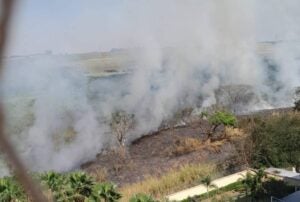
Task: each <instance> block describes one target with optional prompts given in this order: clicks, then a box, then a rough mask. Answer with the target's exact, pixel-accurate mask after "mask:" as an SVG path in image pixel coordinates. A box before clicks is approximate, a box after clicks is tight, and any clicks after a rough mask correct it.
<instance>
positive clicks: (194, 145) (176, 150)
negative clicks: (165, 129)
mask: <svg viewBox="0 0 300 202" xmlns="http://www.w3.org/2000/svg"><path fill="white" fill-rule="evenodd" d="M202 148H203V143H202V141H201V140H200V139H197V138H184V139H178V140H176V142H175V144H174V145H172V146H170V147H168V148H167V149H166V150H165V153H166V154H167V156H181V155H184V154H188V153H191V152H194V151H198V150H200V149H202Z"/></svg>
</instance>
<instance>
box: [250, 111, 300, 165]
mask: <svg viewBox="0 0 300 202" xmlns="http://www.w3.org/2000/svg"><path fill="white" fill-rule="evenodd" d="M252 141H253V144H254V149H253V154H252V164H253V165H254V166H256V167H260V166H264V165H265V166H275V167H288V166H295V165H296V168H297V169H299V167H300V114H299V113H288V114H279V115H273V116H271V117H269V118H266V119H264V120H259V121H257V122H256V123H255V124H254V125H253V130H252Z"/></svg>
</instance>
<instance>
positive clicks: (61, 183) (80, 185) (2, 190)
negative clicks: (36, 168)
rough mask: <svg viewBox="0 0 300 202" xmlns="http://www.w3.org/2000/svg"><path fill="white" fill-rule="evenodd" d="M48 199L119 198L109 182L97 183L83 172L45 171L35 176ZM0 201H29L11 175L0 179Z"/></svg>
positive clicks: (108, 200)
mask: <svg viewBox="0 0 300 202" xmlns="http://www.w3.org/2000/svg"><path fill="white" fill-rule="evenodd" d="M37 178H38V181H39V182H40V183H41V185H42V187H43V190H44V193H45V195H46V196H47V198H48V199H49V200H54V201H61V202H73V201H76V202H85V201H89V202H98V201H104V202H114V201H118V200H119V199H120V198H121V195H120V194H119V193H118V192H117V191H116V187H115V186H114V185H112V184H110V183H102V184H100V183H97V182H95V180H94V179H93V178H92V177H90V176H89V175H87V174H86V173H84V172H72V173H69V174H59V173H55V172H52V171H50V172H47V173H43V174H40V175H38V176H37ZM0 201H3V202H16V201H30V200H29V199H28V198H27V196H26V195H25V193H24V191H23V189H22V188H21V186H19V185H18V184H17V183H16V181H15V179H14V178H13V177H4V178H2V179H0Z"/></svg>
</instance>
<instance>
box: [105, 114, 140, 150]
mask: <svg viewBox="0 0 300 202" xmlns="http://www.w3.org/2000/svg"><path fill="white" fill-rule="evenodd" d="M110 126H111V130H112V132H113V133H114V134H115V135H116V138H117V141H118V143H119V145H120V146H121V147H124V146H125V142H126V134H127V132H128V131H129V130H130V129H132V128H133V126H134V115H133V114H128V113H126V112H125V111H116V112H115V113H113V114H112V119H111V123H110Z"/></svg>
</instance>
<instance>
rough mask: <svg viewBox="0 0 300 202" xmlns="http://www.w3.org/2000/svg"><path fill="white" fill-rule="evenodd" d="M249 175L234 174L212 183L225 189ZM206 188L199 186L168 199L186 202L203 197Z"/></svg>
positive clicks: (245, 171) (242, 173)
mask: <svg viewBox="0 0 300 202" xmlns="http://www.w3.org/2000/svg"><path fill="white" fill-rule="evenodd" d="M246 173H247V170H244V171H241V172H238V173H235V174H232V175H228V176H225V177H222V178H219V179H216V180H214V181H212V183H213V184H214V185H216V186H217V187H218V188H222V187H225V186H227V185H229V184H232V183H234V182H236V181H238V180H239V179H241V178H243V176H245V175H246ZM214 189H216V188H210V189H209V190H210V191H212V190H214ZM206 191H207V190H206V186H205V185H198V186H195V187H192V188H189V189H186V190H183V191H180V192H177V193H174V194H171V195H169V196H167V198H168V199H169V200H170V201H181V200H184V199H186V198H188V197H193V196H197V195H201V194H204V193H206Z"/></svg>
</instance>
